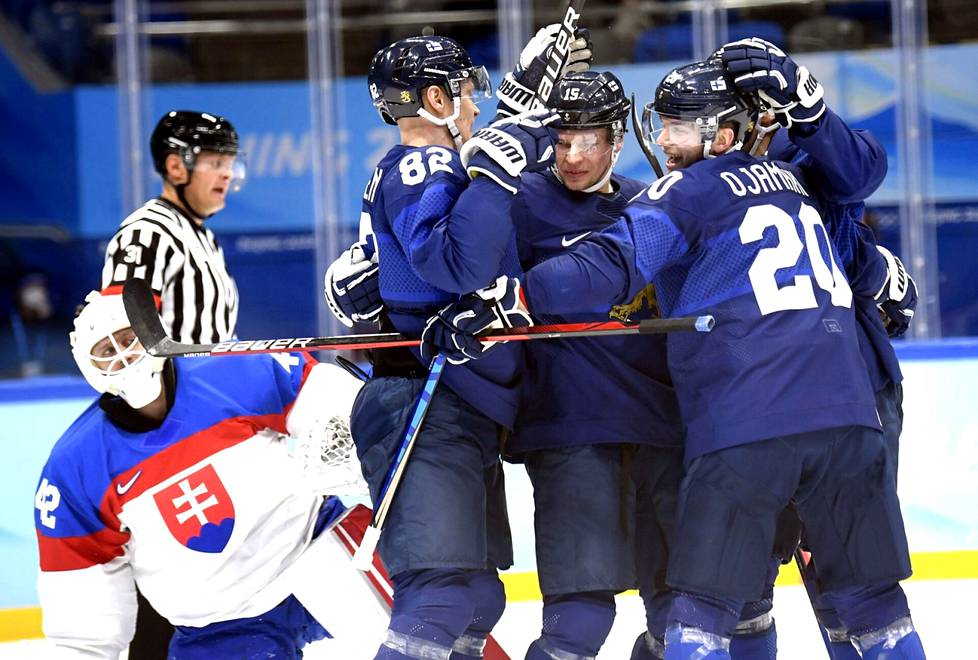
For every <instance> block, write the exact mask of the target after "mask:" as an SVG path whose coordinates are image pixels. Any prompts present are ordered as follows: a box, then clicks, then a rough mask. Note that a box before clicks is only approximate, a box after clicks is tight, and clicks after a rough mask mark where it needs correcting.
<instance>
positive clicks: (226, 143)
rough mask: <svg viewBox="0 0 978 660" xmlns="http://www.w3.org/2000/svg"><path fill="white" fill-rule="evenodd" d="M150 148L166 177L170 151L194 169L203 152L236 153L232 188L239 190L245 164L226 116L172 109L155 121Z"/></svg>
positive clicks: (154, 162)
mask: <svg viewBox="0 0 978 660" xmlns="http://www.w3.org/2000/svg"><path fill="white" fill-rule="evenodd" d="M149 148H150V152H151V153H152V155H153V167H154V168H155V169H156V171H157V172H158V173H159V174H160V176H163V177H164V178H165V177H166V157H167V154H171V153H175V154H178V155H179V156H180V158H181V160H183V163H184V165H186V167H187V169H188V170H191V171H192V170H193V169H194V168H195V167H196V165H197V157H198V156H199V155H200V153H201V152H202V151H213V152H217V153H221V154H229V155H232V156H235V159H234V164H233V165H232V174H231V178H232V189H234V190H237V189H239V188H240V187H241V184H242V183H243V182H244V179H245V165H244V158H243V154H241V151H240V143H239V140H238V133H237V131H235V130H234V126H233V125H231V122H229V121H228V120H227V119H225V118H224V117H221V116H218V115H212V114H209V113H206V112H197V111H195V110H171V111H170V112H168V113H166V114H165V115H163V116H162V117H161V118H160V120H159V121H158V122H157V123H156V128H154V129H153V134H152V135H151V136H150V138H149Z"/></svg>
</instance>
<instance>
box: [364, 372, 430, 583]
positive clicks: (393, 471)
mask: <svg viewBox="0 0 978 660" xmlns="http://www.w3.org/2000/svg"><path fill="white" fill-rule="evenodd" d="M446 359H447V358H446V357H445V354H444V353H439V354H438V355H436V356H435V359H434V360H432V361H431V368H430V369H428V378H427V379H426V380H425V383H424V387H423V388H422V389H421V393H420V394H419V395H418V402H417V403H416V404H415V406H414V413H413V414H412V415H411V419H410V421H408V425H407V429H406V430H405V431H404V439H402V440H401V445H400V446H399V447H398V448H397V455H395V456H394V461H393V462H392V463H391V466H390V468H389V469H388V470H387V477H386V478H385V479H384V486H383V487H382V488H381V489H380V494H379V495H378V497H377V505H376V506H375V507H374V515H373V518H371V520H370V525H369V526H368V527H367V529H366V530H365V531H364V533H363V541H362V542H361V543H360V547H358V548H357V551H356V554H354V555H353V565H354V566H356V567H357V568H359V569H360V570H361V571H369V570H370V566H371V565H372V564H373V557H374V550H376V548H377V543H378V542H379V541H380V532H381V530H382V529H384V523H385V522H386V521H387V513H388V511H390V508H391V503H392V502H393V501H394V494H395V493H396V492H397V486H398V485H399V484H400V483H401V477H402V476H403V475H404V468H405V467H407V459H408V457H409V456H410V455H411V450H413V449H414V442H415V440H417V439H418V433H419V432H420V431H421V423H422V422H424V418H425V415H427V414H428V408H429V407H430V406H431V399H432V397H433V396H434V395H435V387H436V386H437V385H438V381H439V380H441V374H442V371H444V369H445V361H446Z"/></svg>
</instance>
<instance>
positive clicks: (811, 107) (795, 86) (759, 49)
mask: <svg viewBox="0 0 978 660" xmlns="http://www.w3.org/2000/svg"><path fill="white" fill-rule="evenodd" d="M719 54H720V57H721V59H722V60H723V66H724V68H726V70H727V73H729V74H730V75H731V76H732V77H733V79H734V84H736V85H737V89H739V90H741V91H743V92H747V93H749V94H757V96H759V97H760V99H761V100H762V101H763V102H764V103H766V104H767V105H768V107H770V108H771V109H772V110H774V114H775V116H776V117H777V119H778V123H780V124H781V125H782V126H784V127H785V128H791V127H792V126H793V125H794V124H796V123H801V124H808V123H812V122H816V121H818V120H819V118H820V117H821V116H822V115H823V114H824V113H825V102H824V101H823V100H822V97H823V96H824V95H825V90H824V89H823V88H822V85H821V83H819V82H818V81H817V80H816V79H815V76H813V75H812V74H811V73H810V72H809V71H808V68H807V67H804V66H798V65H797V64H795V62H794V60H792V59H791V58H790V57H788V55H787V54H785V52H784V51H783V50H781V49H780V48H778V47H777V46H775V45H774V44H772V43H771V42H769V41H765V40H764V39H759V38H758V37H751V38H750V39H741V40H740V41H733V42H731V43H729V44H726V45H724V46H723V47H722V48H720V50H719Z"/></svg>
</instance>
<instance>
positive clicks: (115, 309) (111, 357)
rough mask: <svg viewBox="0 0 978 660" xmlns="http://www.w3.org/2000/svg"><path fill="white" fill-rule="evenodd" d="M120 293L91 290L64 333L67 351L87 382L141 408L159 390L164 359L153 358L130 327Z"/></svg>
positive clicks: (160, 388) (161, 385)
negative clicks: (67, 338)
mask: <svg viewBox="0 0 978 660" xmlns="http://www.w3.org/2000/svg"><path fill="white" fill-rule="evenodd" d="M130 325H131V324H130V323H129V319H128V317H127V316H126V310H125V307H124V306H123V304H122V296H121V295H120V294H118V293H115V294H111V293H100V292H98V291H92V292H91V293H89V294H88V296H86V297H85V306H84V307H82V309H81V311H79V313H78V316H77V317H75V329H74V330H73V331H72V332H71V333H70V334H69V335H68V337H69V340H70V342H71V354H72V357H74V358H75V363H76V364H77V365H78V368H79V369H80V370H81V373H82V376H84V377H85V380H87V381H88V384H89V385H91V386H92V387H94V388H95V390H96V391H98V392H103V393H104V392H108V393H110V394H115V395H118V396H120V397H122V398H123V399H124V400H125V401H126V403H128V404H129V405H130V406H132V407H133V408H142V407H143V406H146V405H149V404H150V403H152V402H153V401H155V400H156V398H157V397H159V395H160V392H162V391H163V381H162V378H161V376H160V372H162V371H163V365H164V364H165V363H166V360H165V359H163V358H158V357H153V356H151V355H149V354H148V353H147V352H146V350H145V349H144V348H143V347H142V345H141V344H140V343H139V341H138V339H136V337H135V334H132V333H131V331H130V332H121V331H125V330H127V329H129V328H130Z"/></svg>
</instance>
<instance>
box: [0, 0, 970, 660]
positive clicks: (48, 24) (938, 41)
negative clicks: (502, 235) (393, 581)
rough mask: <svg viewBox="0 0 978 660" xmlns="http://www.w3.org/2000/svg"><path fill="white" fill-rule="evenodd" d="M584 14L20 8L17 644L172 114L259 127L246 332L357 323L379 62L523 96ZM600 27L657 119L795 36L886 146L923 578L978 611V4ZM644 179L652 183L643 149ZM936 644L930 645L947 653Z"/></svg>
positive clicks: (772, 3) (4, 326)
mask: <svg viewBox="0 0 978 660" xmlns="http://www.w3.org/2000/svg"><path fill="white" fill-rule="evenodd" d="M561 5H562V3H560V2H539V1H537V2H534V1H531V0H504V1H502V2H499V3H493V2H480V1H475V0H470V1H458V2H437V1H434V0H412V1H411V2H408V1H407V0H391V1H388V2H382V1H380V0H342V1H340V0H335V1H333V2H330V1H329V0H305V1H304V2H303V1H292V0H249V1H247V2H245V1H233V0H185V1H177V0H175V1H171V2H162V1H160V2H155V1H154V2H147V1H145V0H114V1H107V0H102V1H90V2H66V1H59V2H54V1H49V0H35V1H29V0H0V140H2V141H0V144H2V145H3V147H2V149H0V277H2V279H0V283H2V288H0V378H2V379H3V380H0V428H2V429H3V431H2V434H0V502H2V503H3V505H4V506H3V508H2V510H0V641H2V640H16V639H21V638H26V637H36V636H38V635H39V634H40V633H39V631H40V627H39V622H40V619H39V612H38V610H37V607H36V604H37V597H36V593H35V591H34V577H35V572H36V567H37V559H36V547H35V540H34V532H33V529H32V519H31V511H32V501H33V493H34V489H35V487H36V480H37V475H38V473H39V470H40V466H41V464H42V462H43V460H44V458H45V457H46V455H47V452H48V450H49V449H50V447H51V446H52V445H53V443H54V442H55V441H56V440H57V437H58V436H59V434H60V433H61V432H62V431H63V430H64V429H65V428H66V427H67V425H68V424H69V423H70V421H71V420H72V419H73V418H74V417H75V416H76V415H77V414H78V413H79V412H80V411H81V410H82V409H84V407H85V406H86V405H88V403H89V402H90V401H91V400H92V398H93V397H92V396H91V394H90V391H89V390H88V389H87V386H86V385H85V384H84V382H83V381H82V380H81V379H80V377H78V376H77V374H76V372H75V369H74V364H73V363H72V361H71V358H70V354H69V352H68V349H67V330H68V328H69V327H70V319H71V317H72V314H73V310H74V307H75V305H76V304H77V303H78V302H79V301H80V300H81V299H82V298H83V296H84V294H85V292H87V291H88V290H90V289H92V288H94V287H95V286H97V278H98V273H99V270H100V266H101V260H102V255H103V252H104V248H105V241H106V240H107V238H108V237H109V236H110V235H111V233H112V232H113V231H114V229H115V227H116V226H117V225H118V223H119V222H120V220H121V219H122V218H123V217H124V216H125V215H126V214H127V213H128V211H130V210H131V209H132V208H135V207H136V206H137V205H138V204H140V203H141V202H142V201H143V200H144V199H146V198H148V197H150V196H152V195H155V194H156V193H157V192H158V186H159V184H158V181H157V180H155V179H154V177H153V174H152V172H151V167H150V165H149V163H148V160H147V149H146V142H147V136H148V134H149V131H150V130H151V128H152V126H153V124H154V123H155V121H156V119H157V118H158V117H159V116H160V115H161V114H162V113H163V112H164V111H166V110H169V109H174V108H193V109H202V110H207V111H210V112H214V113H219V114H222V115H225V116H227V117H228V118H230V119H231V120H232V121H233V123H234V124H235V126H236V127H237V129H238V131H239V132H240V134H241V136H242V142H243V148H244V150H245V151H246V152H247V154H248V166H249V175H248V181H247V184H246V186H245V188H244V189H243V190H242V191H241V192H240V193H238V194H236V195H233V196H231V197H230V199H229V203H228V206H227V208H226V210H224V211H223V212H222V213H221V214H220V215H218V216H217V217H216V218H215V219H214V221H213V223H212V224H211V225H210V226H211V227H212V229H214V231H215V232H216V233H217V235H218V237H219V240H220V241H221V242H222V244H223V246H224V249H225V250H226V252H227V256H228V262H229V267H230V269H231V271H232V272H233V273H234V275H235V277H236V279H237V281H238V285H239V288H240V291H241V299H242V301H241V315H240V321H239V326H238V334H239V336H241V337H242V338H260V337H261V338H263V337H277V336H307V335H311V334H324V333H330V332H339V331H340V329H341V328H339V327H337V326H336V325H335V324H333V323H331V322H330V321H329V319H328V315H327V314H326V313H325V310H324V309H323V303H322V297H321V276H322V272H323V270H324V268H325V265H326V264H327V263H328V261H329V260H330V259H331V258H332V257H333V256H334V255H335V254H337V253H338V252H339V251H340V250H341V249H342V248H343V247H344V246H345V245H346V244H347V242H348V241H349V239H350V237H351V236H352V235H353V233H355V228H356V222H357V220H358V216H359V197H360V194H361V192H362V189H363V186H364V185H365V183H366V181H367V179H368V177H369V175H370V172H371V171H372V168H373V166H374V164H375V163H376V161H377V160H378V158H379V157H380V156H381V155H382V154H383V153H384V152H385V151H386V150H387V149H388V148H389V147H390V146H391V145H393V144H394V143H395V141H396V139H397V134H396V131H395V130H394V129H393V128H390V127H387V126H384V125H383V124H382V123H381V122H380V121H379V119H378V117H377V115H376V113H375V112H374V110H373V108H372V107H371V105H370V102H369V97H368V94H367V90H366V84H365V82H364V74H365V72H366V65H367V63H368V62H369V58H370V56H371V55H372V53H373V52H374V51H375V50H376V49H377V48H379V47H380V46H383V45H384V44H386V43H388V42H389V41H392V40H394V39H396V38H399V37H401V36H407V35H409V34H419V33H422V32H424V33H431V32H433V33H436V34H444V35H447V36H452V37H455V38H457V39H459V40H460V41H462V43H463V44H465V45H466V46H467V47H468V48H469V49H470V52H472V54H473V57H474V58H475V59H477V60H478V61H480V62H482V63H485V64H486V65H487V66H488V67H489V68H490V69H491V70H492V72H493V80H495V81H498V80H499V79H500V77H501V74H502V72H504V71H505V70H507V69H508V68H509V67H511V66H512V64H513V62H514V61H515V58H516V56H517V54H518V52H519V49H520V48H521V46H522V44H523V43H524V42H525V40H526V39H527V38H528V37H529V36H530V34H532V32H533V31H534V30H535V29H536V28H537V27H540V26H542V25H544V24H545V23H548V22H551V21H553V20H555V19H556V18H557V16H558V13H559V11H560V6H561ZM582 24H585V25H587V26H588V27H589V28H590V29H591V31H592V35H593V38H594V44H595V49H596V56H595V63H594V65H593V66H594V67H596V68H602V67H606V68H610V69H612V70H614V71H615V72H616V73H617V74H618V75H619V76H620V77H621V79H622V80H623V82H624V83H625V86H626V89H627V90H628V91H629V92H634V93H635V95H636V97H637V98H638V100H639V103H640V104H644V103H645V102H647V101H648V100H649V98H650V97H651V94H652V91H653V90H654V88H655V85H656V84H657V83H658V81H659V80H660V79H661V78H662V76H663V75H664V74H665V73H666V72H667V71H668V70H669V68H671V67H672V66H674V65H676V64H680V63H683V62H684V61H689V60H691V59H693V58H694V57H702V56H705V55H706V54H708V53H709V52H711V51H712V49H713V48H714V47H716V46H717V45H719V44H721V43H723V42H725V41H727V40H729V39H734V38H740V37H743V36H749V35H754V34H757V35H759V36H763V37H765V38H768V39H771V40H773V41H775V42H776V43H778V44H780V45H782V46H783V47H785V48H786V50H787V51H788V52H789V53H790V54H791V55H793V56H794V57H795V59H796V60H798V61H800V62H802V63H804V64H806V65H807V66H809V68H810V69H812V71H813V72H814V73H815V74H816V75H817V76H818V78H819V80H820V81H821V82H822V83H823V85H824V87H825V89H826V95H827V101H828V103H829V104H830V105H831V107H832V108H833V109H834V110H835V111H837V112H838V113H839V114H841V115H842V116H843V117H844V118H845V119H846V120H847V121H849V122H850V123H851V124H852V125H854V126H856V127H860V128H867V129H870V130H872V131H873V132H874V133H875V134H876V135H877V136H878V137H879V138H880V139H881V140H882V142H883V143H884V145H885V146H886V149H887V151H888V154H889V157H890V170H889V174H888V176H887V178H886V180H885V182H884V183H883V185H882V187H881V188H880V190H879V191H877V193H876V194H874V195H873V197H872V198H870V200H869V206H870V210H871V216H872V218H873V219H875V221H876V222H877V223H878V228H879V233H880V240H881V242H882V243H883V244H886V245H888V246H889V247H891V248H892V249H893V250H894V252H896V253H898V254H900V255H901V257H902V258H903V259H904V261H905V262H906V263H907V265H908V267H909V268H910V270H911V271H912V273H913V275H914V277H915V278H916V280H917V282H918V285H919V286H920V291H921V303H920V307H919V308H918V313H917V317H916V319H915V321H914V324H913V326H912V330H911V333H910V336H909V337H908V338H907V339H906V340H904V341H900V342H898V343H899V344H900V345H899V349H898V350H899V354H900V357H901V361H902V363H903V365H904V368H905V373H906V376H907V381H906V406H905V408H906V426H905V430H904V436H903V441H902V455H901V465H900V472H901V474H900V494H901V498H902V500H903V504H904V511H905V514H906V517H907V523H908V530H909V533H910V540H911V545H912V549H913V551H914V552H915V567H916V573H917V575H916V579H928V580H941V581H942V584H944V583H945V582H944V581H947V580H952V579H953V580H957V581H958V582H955V583H954V584H955V585H958V586H957V587H956V588H963V589H965V590H969V591H967V593H970V597H971V598H972V599H973V598H974V597H976V596H978V586H976V585H978V582H976V580H978V511H976V510H975V503H976V502H978V406H976V405H975V404H976V403H978V401H976V397H975V395H974V387H973V383H974V382H975V380H976V377H978V342H976V341H975V340H973V339H971V338H972V337H974V336H976V335H978V259H976V258H975V256H974V255H975V254H978V161H976V159H975V157H974V154H975V153H976V152H978V88H976V87H975V83H974V79H975V71H976V70H978V11H976V10H975V8H974V5H973V2H972V1H971V0H930V1H927V2H925V1H924V0H908V1H906V2H904V1H900V0H893V1H892V2H890V0H864V1H858V0H848V1H837V0H797V1H796V0H766V1H763V0H762V1H757V2H751V1H748V0H725V1H720V0H703V1H697V2H691V1H676V2H666V1H660V2H655V1H651V0H619V1H613V0H591V1H590V2H588V5H587V8H586V9H585V12H584V17H583V19H582ZM117 65H118V66H117ZM482 110H483V115H482V117H481V118H480V120H486V119H488V118H489V117H491V115H492V107H491V106H483V107H482ZM619 170H620V171H621V172H623V173H625V174H628V175H630V176H634V177H637V178H642V179H649V178H650V176H651V173H650V172H649V168H648V166H647V164H646V163H645V161H644V158H643V156H642V155H641V153H640V151H639V150H638V148H637V146H636V144H635V142H634V140H633V136H632V135H629V136H627V137H626V147H625V151H624V153H623V155H622V157H621V159H620V161H619ZM25 291H31V292H33V294H34V295H35V297H34V298H29V299H27V300H25V298H24V293H25ZM38 292H41V293H43V298H44V301H45V302H46V304H38V303H37V295H39V294H38ZM32 301H33V302H32ZM514 472H516V471H513V470H511V474H512V475H513V476H512V478H511V479H510V482H511V484H512V485H511V488H510V491H511V492H510V498H511V511H513V512H514V536H515V538H516V539H517V555H518V561H517V566H516V567H515V568H514V569H513V571H511V572H510V575H509V576H508V577H507V580H508V582H507V584H508V586H509V588H510V596H511V600H513V601H516V602H526V601H531V600H532V599H534V598H538V597H539V596H538V594H536V593H535V591H534V589H535V581H534V580H535V577H534V573H533V562H532V526H531V525H530V524H529V513H528V511H527V505H528V503H529V500H528V499H527V493H526V485H525V480H523V479H522V475H520V474H514ZM784 579H785V580H788V581H790V579H791V578H790V577H785V578H784ZM962 580H964V581H962ZM961 585H964V586H963V587H962V586H961ZM633 600H635V599H633ZM946 607H948V608H953V607H955V605H953V604H948V605H946ZM934 620H938V617H936V616H935V617H934ZM935 625H937V624H935ZM930 632H931V631H930V630H927V629H926V628H924V629H922V634H923V635H924V636H925V645H926V644H927V641H928V639H927V637H926V636H927V635H928V633H930ZM791 657H795V656H791ZM815 657H818V656H815Z"/></svg>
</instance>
